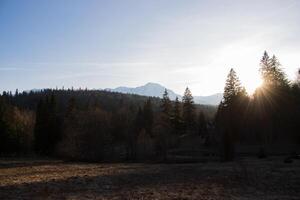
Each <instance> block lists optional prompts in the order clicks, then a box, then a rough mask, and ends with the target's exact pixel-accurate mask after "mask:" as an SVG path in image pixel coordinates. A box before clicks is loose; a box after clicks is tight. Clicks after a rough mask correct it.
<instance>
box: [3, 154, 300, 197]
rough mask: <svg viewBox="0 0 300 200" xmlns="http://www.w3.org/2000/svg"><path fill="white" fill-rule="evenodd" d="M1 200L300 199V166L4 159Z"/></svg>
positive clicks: (259, 162)
mask: <svg viewBox="0 0 300 200" xmlns="http://www.w3.org/2000/svg"><path fill="white" fill-rule="evenodd" d="M0 199H280V200H283V199H300V161H299V160H295V161H294V162H293V163H290V164H285V163H284V162H283V158H282V157H276V158H275V157H273V158H268V159H266V160H258V159H250V158H247V159H244V160H241V161H236V162H231V163H219V162H207V163H197V164H130V163H126V164H90V163H68V162H62V161H52V160H1V161H0Z"/></svg>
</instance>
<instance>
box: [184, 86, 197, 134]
mask: <svg viewBox="0 0 300 200" xmlns="http://www.w3.org/2000/svg"><path fill="white" fill-rule="evenodd" d="M182 104H183V105H182V119H183V125H184V129H185V131H188V132H189V131H194V130H195V124H196V123H195V122H196V114H195V106H194V100H193V96H192V93H191V91H190V89H189V88H188V87H187V88H186V89H185V92H184V95H183V97H182Z"/></svg>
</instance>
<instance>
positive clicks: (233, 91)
mask: <svg viewBox="0 0 300 200" xmlns="http://www.w3.org/2000/svg"><path fill="white" fill-rule="evenodd" d="M241 94H243V95H246V90H245V88H244V87H242V86H241V82H240V80H239V78H238V77H237V75H236V72H235V71H234V69H232V68H231V69H230V72H229V74H228V76H227V80H226V84H225V88H224V94H223V101H222V104H221V106H225V107H226V106H229V105H230V104H232V103H233V102H234V101H235V100H236V98H237V97H238V96H239V95H241Z"/></svg>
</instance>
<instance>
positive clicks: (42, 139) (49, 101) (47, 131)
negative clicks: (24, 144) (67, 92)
mask: <svg viewBox="0 0 300 200" xmlns="http://www.w3.org/2000/svg"><path fill="white" fill-rule="evenodd" d="M61 126H62V122H61V119H60V118H59V116H58V112H57V104H56V100H55V96H54V95H53V94H52V95H51V97H50V98H49V97H46V100H40V102H39V103H38V106H37V111H36V124H35V129H34V136H35V141H34V142H35V151H36V152H37V153H40V154H44V155H51V154H53V153H54V150H55V147H56V145H57V143H58V141H59V140H60V139H61Z"/></svg>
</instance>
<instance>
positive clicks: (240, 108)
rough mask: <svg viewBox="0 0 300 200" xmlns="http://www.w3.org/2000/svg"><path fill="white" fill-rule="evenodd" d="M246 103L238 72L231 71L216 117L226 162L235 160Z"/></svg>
mask: <svg viewBox="0 0 300 200" xmlns="http://www.w3.org/2000/svg"><path fill="white" fill-rule="evenodd" d="M246 103H247V96H246V92H245V89H244V88H243V87H242V86H241V83H240V80H239V79H238V77H237V75H236V72H235V71H234V70H233V69H230V72H229V74H228V76H227V80H226V84H225V88H224V98H223V100H222V102H221V104H220V105H219V108H218V112H217V116H216V120H217V121H216V122H217V126H218V129H219V132H220V134H221V138H222V143H223V144H222V145H223V155H224V160H226V161H228V160H232V159H233V158H234V149H235V143H236V142H237V140H238V139H239V137H240V134H239V133H240V132H241V127H242V123H243V122H244V121H243V120H244V119H243V116H245V113H244V111H245V107H247V105H246Z"/></svg>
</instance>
